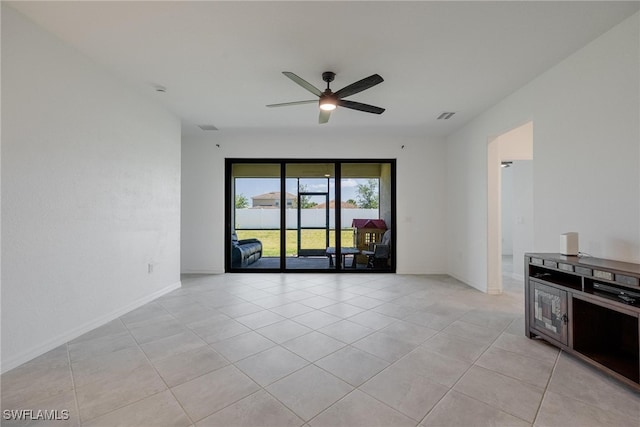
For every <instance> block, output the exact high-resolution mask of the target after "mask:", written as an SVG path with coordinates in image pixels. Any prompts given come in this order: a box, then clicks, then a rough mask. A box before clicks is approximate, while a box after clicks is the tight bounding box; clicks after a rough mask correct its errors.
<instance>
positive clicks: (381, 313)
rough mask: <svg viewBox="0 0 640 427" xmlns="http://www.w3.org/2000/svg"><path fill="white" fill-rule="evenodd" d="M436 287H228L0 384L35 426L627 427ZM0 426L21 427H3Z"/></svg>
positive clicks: (253, 280)
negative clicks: (49, 419)
mask: <svg viewBox="0 0 640 427" xmlns="http://www.w3.org/2000/svg"><path fill="white" fill-rule="evenodd" d="M522 294H523V290H522V283H521V282H518V281H515V280H513V279H510V278H508V277H506V276H505V292H504V294H503V295H499V296H490V295H485V294H483V293H481V292H478V291H476V290H474V289H472V288H469V287H468V286H466V285H464V284H462V283H460V282H458V281H456V280H454V279H452V278H450V277H447V276H410V275H390V274H382V275H377V274H376V275H372V274H343V275H329V274H289V275H284V274H283V275H280V274H233V275H231V274H227V275H214V276H190V277H185V278H184V280H183V286H182V288H181V289H178V290H176V291H174V292H172V293H170V294H168V295H166V296H163V297H161V298H159V299H157V300H156V301H154V302H151V303H149V304H147V305H145V306H143V307H141V308H139V309H137V310H135V311H133V312H131V313H128V314H126V315H124V316H122V317H121V318H119V319H117V320H114V321H113V322H110V323H109V324H107V325H104V326H102V327H100V328H97V329H95V330H93V331H91V332H89V333H87V334H85V335H83V336H81V337H79V338H77V339H75V340H73V341H72V342H69V343H67V344H65V345H63V346H60V347H58V348H56V349H54V350H52V351H50V352H49V353H47V354H45V355H43V356H41V357H38V358H37V359H35V360H32V361H30V362H28V363H25V364H24V365H22V366H20V367H18V368H15V369H13V370H11V371H9V372H7V373H5V374H4V375H2V377H1V380H2V409H3V410H4V409H34V410H37V409H49V410H51V409H58V410H62V409H67V410H69V412H70V415H71V417H70V419H69V420H68V421H66V422H61V421H58V422H56V423H52V424H47V423H45V422H42V421H38V422H33V424H32V425H36V426H45V425H55V426H66V425H71V426H78V425H82V426H109V427H111V426H150V427H151V426H153V427H161V426H198V427H204V426H224V427H233V426H273V427H287V426H305V427H322V426H331V427H334V426H348V427H357V426H366V427H371V426H385V427H395V426H413V427H416V426H419V427H427V426H472V425H475V426H531V425H536V426H563V427H565V426H580V427H584V426H600V425H601V426H633V427H638V426H640V421H639V420H640V394H639V393H638V392H636V391H633V390H631V389H630V388H628V387H626V386H625V385H623V384H620V383H619V382H616V381H615V380H612V379H610V378H608V377H606V376H605V375H603V374H601V373H600V372H598V371H596V370H594V369H592V368H590V367H589V366H586V365H585V364H583V363H581V362H579V361H578V360H576V359H575V358H573V357H571V356H568V355H566V354H564V353H562V352H559V351H558V350H557V349H555V348H554V347H551V346H549V345H547V344H545V343H544V342H541V341H535V340H529V339H527V338H526V337H525V335H524V320H523V311H524V307H523V295H522ZM2 425H7V426H10V425H29V424H28V423H19V422H9V421H6V420H3V423H2Z"/></svg>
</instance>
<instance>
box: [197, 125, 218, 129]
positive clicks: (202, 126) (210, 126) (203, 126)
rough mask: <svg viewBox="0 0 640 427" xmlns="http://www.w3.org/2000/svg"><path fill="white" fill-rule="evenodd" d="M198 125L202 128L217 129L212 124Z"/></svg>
mask: <svg viewBox="0 0 640 427" xmlns="http://www.w3.org/2000/svg"><path fill="white" fill-rule="evenodd" d="M198 127H199V128H200V129H202V130H218V128H217V127H215V126H214V125H198Z"/></svg>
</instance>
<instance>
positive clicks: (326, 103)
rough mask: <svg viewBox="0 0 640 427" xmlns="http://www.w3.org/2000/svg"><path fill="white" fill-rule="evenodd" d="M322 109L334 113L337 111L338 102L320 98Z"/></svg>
mask: <svg viewBox="0 0 640 427" xmlns="http://www.w3.org/2000/svg"><path fill="white" fill-rule="evenodd" d="M320 109H321V110H324V111H333V110H335V109H336V101H335V99H332V98H328V97H327V98H320Z"/></svg>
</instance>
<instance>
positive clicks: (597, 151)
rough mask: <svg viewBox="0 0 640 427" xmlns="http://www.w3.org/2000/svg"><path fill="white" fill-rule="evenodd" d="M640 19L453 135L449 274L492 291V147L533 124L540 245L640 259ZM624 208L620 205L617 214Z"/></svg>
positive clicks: (536, 230)
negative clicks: (575, 238) (569, 234)
mask: <svg viewBox="0 0 640 427" xmlns="http://www.w3.org/2000/svg"><path fill="white" fill-rule="evenodd" d="M639 21H640V15H639V14H635V15H634V16H632V17H631V18H629V19H627V20H625V21H624V22H622V23H621V24H620V25H618V26H616V27H614V28H613V29H612V30H610V31H609V32H607V33H605V34H604V35H602V36H601V37H599V38H598V39H596V40H594V41H593V42H592V43H590V44H588V45H587V46H585V47H584V48H583V49H581V50H579V51H578V52H576V53H574V54H573V55H571V56H570V57H568V58H567V59H566V60H564V61H563V62H561V63H560V64H558V65H557V66H555V67H553V68H551V69H550V70H549V71H547V72H546V73H544V74H542V75H541V76H539V77H538V78H536V79H535V80H533V81H532V82H530V83H529V84H527V85H526V86H524V87H523V88H521V89H519V90H518V91H516V92H515V93H513V94H512V95H510V96H509V97H507V98H506V99H504V100H503V101H502V102H500V103H499V104H497V105H496V106H494V107H493V108H491V109H490V110H488V111H486V112H485V113H483V114H482V115H480V116H479V117H477V118H476V119H475V120H473V121H472V122H470V123H469V124H467V125H466V126H465V127H464V128H463V129H461V130H460V131H458V132H456V133H454V134H452V135H450V136H449V137H448V138H447V166H448V167H447V178H448V180H447V185H448V193H449V196H448V203H447V208H448V214H447V218H448V219H449V223H448V230H449V237H450V240H449V242H450V244H449V247H448V250H447V254H448V271H449V273H450V274H452V275H454V276H455V277H458V278H460V279H461V280H463V281H465V282H467V283H469V284H471V285H472V286H474V287H476V288H478V289H481V290H486V289H487V208H488V207H487V143H488V141H489V140H491V139H492V138H493V137H494V136H495V135H498V134H501V133H503V132H505V131H506V130H509V129H511V128H513V127H515V126H517V125H519V124H521V123H524V122H527V121H533V126H534V128H535V132H534V144H533V145H534V154H533V158H534V162H535V167H534V170H533V188H534V190H533V191H534V213H533V218H534V227H533V229H534V243H533V247H531V248H529V249H528V250H527V251H538V252H542V251H549V252H557V251H558V239H559V238H558V236H559V234H561V233H564V232H566V231H578V232H579V233H580V250H581V251H584V252H589V253H591V254H592V255H594V256H598V257H603V258H611V259H618V260H623V261H630V262H640V197H639V195H640V144H639V141H640V121H639V120H638V117H640V106H639V102H640V101H639V97H638V94H639V93H640V87H639V86H640V85H639V79H638V75H640V58H639V56H640V46H639V40H640V37H639V36H640V35H639V30H638V29H639V28H640V22H639ZM618 207H619V208H618Z"/></svg>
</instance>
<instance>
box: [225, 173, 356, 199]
mask: <svg viewBox="0 0 640 427" xmlns="http://www.w3.org/2000/svg"><path fill="white" fill-rule="evenodd" d="M366 183H367V179H353V178H347V179H343V180H342V200H343V201H346V200H349V199H353V200H356V195H357V189H358V184H366ZM297 184H298V180H297V179H296V178H289V179H287V186H286V188H287V192H289V193H291V194H297V193H298V191H297ZM300 184H301V185H306V186H307V191H311V192H315V191H318V192H324V191H327V179H326V178H301V179H300ZM272 191H280V179H279V178H236V194H242V195H243V196H245V197H246V198H247V200H249V204H251V198H252V197H255V196H258V195H260V194H264V193H269V192H272ZM334 199H335V180H334V179H333V178H331V179H330V180H329V200H334Z"/></svg>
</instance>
